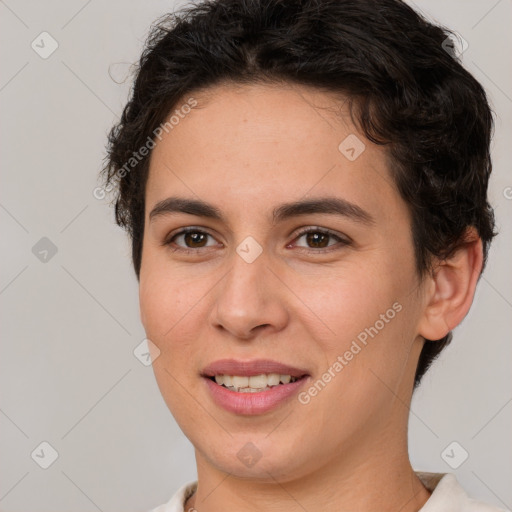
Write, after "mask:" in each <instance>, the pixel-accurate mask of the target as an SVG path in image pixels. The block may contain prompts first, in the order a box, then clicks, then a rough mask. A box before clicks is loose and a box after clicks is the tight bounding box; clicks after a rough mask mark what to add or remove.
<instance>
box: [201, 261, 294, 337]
mask: <svg viewBox="0 0 512 512" xmlns="http://www.w3.org/2000/svg"><path fill="white" fill-rule="evenodd" d="M276 273H277V272H275V271H272V270H271V269H270V268H269V258H267V257H266V256H265V253H262V254H261V255H260V256H259V257H258V258H257V259H256V260H255V261H253V262H252V263H248V262H247V261H245V260H244V259H243V258H242V257H240V256H239V255H238V254H237V253H235V254H234V255H233V264H232V267H231V269H230V270H229V271H228V272H227V274H226V275H225V277H224V278H223V279H222V280H221V283H219V286H218V287H216V296H215V299H216V307H215V308H214V309H213V313H212V318H211V321H212V323H213V325H214V326H215V328H217V329H224V330H225V331H227V332H229V333H231V334H232V335H233V337H236V338H237V339H241V340H250V339H252V338H254V337H255V336H257V335H258V334H259V333H261V332H263V331H264V330H267V331H268V332H277V331H279V330H281V329H283V328H284V326H285V325H286V322H287V321H288V311H287V308H286V306H285V297H284V292H285V290H286V287H285V286H284V285H283V283H282V282H281V281H280V280H279V279H278V277H276Z"/></svg>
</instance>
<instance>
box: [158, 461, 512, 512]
mask: <svg viewBox="0 0 512 512" xmlns="http://www.w3.org/2000/svg"><path fill="white" fill-rule="evenodd" d="M415 473H416V475H417V476H418V478H419V479H420V480H421V481H422V483H423V485H424V486H425V487H426V488H427V489H428V490H429V491H430V492H431V493H432V494H431V495H430V498H429V499H428V500H427V501H426V503H425V505H423V507H421V509H420V510H419V512H510V510H505V509H502V508H497V507H493V506H491V505H487V504H485V503H482V502H481V501H476V500H474V499H472V498H470V497H469V496H468V495H467V494H466V491H465V490H464V489H463V488H462V487H461V486H460V484H459V482H457V479H456V478H455V475H454V474H453V473H426V472H422V471H416V472H415ZM196 489H197V481H195V482H189V483H187V484H185V485H183V486H181V487H180V488H179V489H178V490H177V491H176V493H175V494H174V496H173V497H172V498H171V499H170V500H169V501H168V502H167V503H165V504H163V505H160V506H159V507H156V508H154V509H151V510H150V511H148V512H188V511H185V510H184V507H185V503H186V501H187V499H188V498H189V497H190V496H192V494H194V492H195V491H196Z"/></svg>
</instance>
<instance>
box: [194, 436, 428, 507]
mask: <svg viewBox="0 0 512 512" xmlns="http://www.w3.org/2000/svg"><path fill="white" fill-rule="evenodd" d="M395 435H396V433H395ZM386 438H387V436H385V438H381V439H380V443H378V444H377V443H375V444H374V445H372V446H371V447H370V446H368V445H367V446H368V450H365V453H362V451H361V450H360V449H359V450H357V460H355V459H356V454H355V453H353V454H348V455H347V454H346V453H344V454H343V457H341V458H337V459H333V460H332V461H329V463H328V464H326V465H325V466H323V467H322V468H320V469H319V470H318V471H316V472H315V473H311V474H308V475H305V476H303V477H301V478H297V479H295V480H290V481H286V482H279V481H278V480H277V479H273V478H269V479H268V480H266V481H262V480H259V481H254V480H248V479H243V478H238V477H236V476H234V475H229V474H228V473H225V472H222V471H219V470H218V469H217V468H213V467H212V466H211V465H210V464H209V463H208V462H207V461H206V460H205V459H203V458H202V457H201V456H200V455H199V454H198V453H197V452H196V460H197V468H198V487H197V491H196V493H195V494H194V495H193V496H191V497H190V498H189V499H188V501H187V503H186V506H185V511H186V512H187V511H189V510H190V509H191V508H192V509H195V510H196V511H197V512H215V511H219V510H225V509H226V508H228V509H233V510H237V511H239V512H256V511H261V510H268V511H273V510H276V511H277V510H295V509H296V510H298V511H300V510H307V511H308V512H320V511H321V512H327V511H331V510H332V511H339V512H345V511H349V510H350V511H352V510H357V511H358V512H370V511H374V510H377V509H378V510H380V511H381V512H387V511H389V512H391V511H393V512H396V511H398V510H399V511H400V512H417V511H418V510H420V509H421V507H422V506H423V505H424V504H425V502H426V501H427V500H428V498H429V497H430V492H429V491H428V490H427V489H426V488H425V487H424V485H423V484H422V482H421V481H420V480H419V478H418V477H417V476H416V474H415V473H414V470H413V469H412V467H411V465H410V462H409V458H408V454H407V447H406V449H405V450H401V451H397V449H396V446H394V444H392V443H388V442H387V441H388V440H389V439H386ZM360 455H363V456H362V457H359V456H360Z"/></svg>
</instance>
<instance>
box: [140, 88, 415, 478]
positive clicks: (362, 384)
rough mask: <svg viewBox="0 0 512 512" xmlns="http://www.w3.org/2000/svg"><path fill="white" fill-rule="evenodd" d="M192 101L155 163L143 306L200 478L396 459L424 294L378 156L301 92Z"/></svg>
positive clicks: (405, 218)
mask: <svg viewBox="0 0 512 512" xmlns="http://www.w3.org/2000/svg"><path fill="white" fill-rule="evenodd" d="M191 96H193V95H191ZM194 98H195V99H196V101H197V102H198V108H194V109H192V110H191V111H190V112H189V113H188V114H187V115H184V116H181V117H180V120H179V123H178V124H176V125H174V127H173V128H172V130H169V131H168V133H165V132H164V134H163V136H162V138H161V140H160V141H158V142H157V144H156V147H155V148H154V149H153V153H152V155H151V161H150V170H149V177H148V183H147V188H146V213H145V232H144V239H143V253H142V265H141V271H140V296H139V298H140V310H141V319H142V322H143V325H144V327H145V330H146V334H147V337H148V338H149V340H151V342H152V343H153V344H154V346H155V347H157V349H158V350H157V349H156V348H155V350H154V352H153V353H154V355H155V356H156V355H157V354H158V353H159V355H158V357H156V358H155V359H154V362H153V368H154V372H155V375H156V379H157V382H158V385H159V388H160V390H161V392H162V395H163V398H164V400H165V401H166V403H167V405H168V407H169V409H170V411H171V412H172V414H173V415H174V417H175V419H176V421H177V422H178V424H179V425H180V427H181V428H182V430H183V432H184V433H185V435H186V436H187V437H188V438H189V439H190V441H191V442H192V443H193V445H194V447H195V449H196V457H197V459H198V465H199V464H203V465H207V466H208V467H210V468H212V469H213V470H218V471H223V472H229V473H231V474H233V475H239V476H242V477H248V476H250V477H251V478H260V479H262V480H264V479H267V478H269V474H271V475H272V476H273V477H274V478H279V479H280V481H286V480H288V479H291V478H299V477H302V476H305V475H306V474H307V473H310V472H312V471H315V470H318V469H320V468H321V467H329V466H333V465H336V464H339V463H342V461H344V460H348V458H350V460H352V461H354V462H355V461H356V459H358V458H359V459H360V460H368V458H371V457H373V456H375V453H377V452H376V450H378V448H376V447H378V446H380V447H381V448H380V450H381V451H382V444H383V439H386V440H387V443H388V445H389V446H393V445H394V444H395V445H396V446H398V443H399V442H403V432H404V428H405V424H406V422H407V412H408V411H407V407H404V406H403V403H404V402H405V403H407V401H408V400H410V394H411V390H412V383H413V377H414V371H415V368H416V363H417V358H418V356H419V351H420V349H421V342H420V337H419V336H418V324H419V321H420V318H421V315H422V311H423V309H424V299H423V296H424V294H423V293H422V287H421V285H420V283H419V280H418V276H417V274H416V271H415V267H414V261H415V260H414V251H413V245H412V235H411V218H410V215H409V213H408V210H407V207H406V204H405V203H404V201H403V200H402V199H401V198H400V196H399V194H398V192H397V190H396V188H395V186H394V184H393V181H392V179H391V175H390V172H389V168H388V163H387V162H388V161H387V156H386V153H385V148H383V147H382V146H376V145H374V144H372V143H371V142H370V141H368V140H367V139H365V138H364V136H363V135H361V134H360V133H359V132H358V131H357V129H356V127H355V126H354V125H353V124H352V123H351V121H350V117H349V115H348V112H347V111H345V110H344V109H343V108H342V109H341V110H340V109H339V108H338V110H337V111H336V110H335V105H336V103H335V99H334V97H332V96H329V95H327V93H325V92H321V91H318V90H315V89H312V88H307V87H298V86H288V87H284V86H279V87H277V86H276V87H271V86H268V85H250V86H249V85H244V86H240V87H235V86H227V85H223V86H218V87H215V88H212V89H210V90H209V91H208V93H207V94H205V93H203V94H198V95H197V96H194ZM340 104H341V102H340V101H339V100H338V105H340ZM177 108H178V109H179V106H178V107H177ZM186 110H187V111H188V109H186ZM171 197H172V198H175V199H176V198H178V199H181V200H182V201H181V202H177V201H174V202H172V201H167V202H166V200H167V199H168V198H171ZM329 200H330V202H329ZM186 201H200V202H202V203H207V205H210V207H211V208H210V209H209V210H207V209H205V208H202V209H200V208H198V207H197V203H196V205H195V207H194V208H191V206H190V204H189V205H188V206H187V203H186ZM292 203H298V204H296V205H295V206H294V207H283V205H284V204H287V205H290V204H292ZM308 203H309V207H308ZM192 206H194V205H192ZM203 206H204V205H203ZM215 212H216V213H217V215H213V213H215ZM185 229H188V230H190V231H189V232H188V233H187V232H185V233H184V232H183V230H185ZM225 360H231V361H228V363H225ZM262 360H263V361H262ZM219 361H220V363H219ZM269 361H270V362H269ZM212 365H213V366H212ZM279 365H283V366H279ZM258 374H264V375H266V376H267V378H266V380H265V378H263V379H262V378H261V377H258V378H256V379H252V380H249V377H250V376H253V377H254V376H255V375H258ZM270 374H274V375H273V376H269V375H270ZM275 374H278V375H283V376H284V375H290V376H292V377H294V378H293V379H291V380H292V382H290V383H288V384H286V381H287V380H288V378H287V377H283V378H282V380H283V381H284V383H281V384H278V385H277V384H276V380H275V379H276V377H275ZM213 375H217V376H219V375H229V376H237V377H240V378H237V379H230V378H229V377H228V378H225V377H222V378H221V377H218V379H219V382H221V384H217V383H215V382H214V380H212V379H211V378H209V377H211V376H213ZM295 378H296V380H295ZM293 381H294V382H293ZM222 382H224V383H225V385H222ZM226 385H227V386H229V385H232V386H233V385H236V386H240V387H243V386H252V387H254V389H256V391H255V392H254V393H245V392H243V391H236V390H231V389H229V388H228V387H225V386H226ZM264 386H267V388H266V390H264V391H258V389H260V388H262V387H264ZM237 389H239V388H237ZM397 396H398V397H399V398H400V400H397ZM400 401H402V403H400ZM398 438H400V439H398Z"/></svg>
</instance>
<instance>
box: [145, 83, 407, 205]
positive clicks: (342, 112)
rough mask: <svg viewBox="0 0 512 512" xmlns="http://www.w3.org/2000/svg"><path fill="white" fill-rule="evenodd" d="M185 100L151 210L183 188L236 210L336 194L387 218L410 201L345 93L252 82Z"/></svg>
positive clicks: (160, 154) (161, 152)
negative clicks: (192, 104)
mask: <svg viewBox="0 0 512 512" xmlns="http://www.w3.org/2000/svg"><path fill="white" fill-rule="evenodd" d="M186 98H188V99H189V98H193V100H194V102H195V103H196V106H195V107H193V108H192V109H188V108H187V109H183V110H182V112H181V115H179V116H176V115H175V116H174V119H175V120H178V122H177V123H176V124H173V125H172V129H169V130H168V131H166V132H163V133H162V136H161V140H160V141H157V143H156V146H155V148H154V149H153V152H152V155H151V161H150V169H149V177H148V182H147V187H146V214H147V213H148V211H149V210H150V209H151V207H152V206H154V205H155V204H156V203H157V202H159V201H162V200H163V199H165V198H166V197H169V196H176V195H181V196H186V197H199V198H202V199H205V200H208V201H209V202H211V203H214V204H219V205H220V204H225V205H227V208H226V209H227V210H229V209H230V208H231V209H232V212H231V213H233V214H234V213H235V212H236V211H237V209H238V210H240V209H244V207H245V208H246V207H247V205H249V204H254V205H257V206H258V207H259V208H260V209H265V210H267V209H268V208H271V206H272V205H273V204H277V203H282V202H284V200H297V199H299V198H304V197H305V196H307V195H308V194H309V195H312V196H319V195H331V196H332V195H333V194H334V195H337V196H340V197H343V198H344V199H346V200H349V201H351V202H354V203H358V204H360V205H361V207H363V208H364V207H365V206H364V205H367V206H368V209H370V210H372V211H373V212H374V213H375V214H376V215H386V214H387V212H388V211H389V209H390V207H391V208H392V207H393V205H392V204H390V203H394V204H395V207H398V208H400V207H403V205H400V204H399V203H400V198H399V196H398V194H397V192H396V189H395V186H394V184H393V181H392V179H391V177H390V173H389V169H388V157H387V153H386V151H385V149H384V148H383V147H381V146H376V145H374V144H372V143H371V142H370V141H368V140H367V139H366V138H365V137H364V136H363V135H362V134H361V133H360V132H359V131H358V129H357V128H356V126H354V124H353V123H352V120H351V117H350V113H349V110H348V103H347V101H346V98H343V97H342V96H341V95H337V96H336V95H334V94H332V93H326V92H323V91H320V90H318V89H315V88H312V87H304V86H297V85H293V84H286V85H282V84H280V85H269V84H257V85H256V84H251V85H221V86H216V87H213V88H210V89H207V90H204V91H201V92H198V93H197V94H194V93H191V94H187V95H186ZM183 104H184V103H183ZM181 105H182V104H179V103H178V104H177V105H176V106H175V108H174V110H173V112H174V113H177V112H176V111H180V108H181ZM173 112H171V113H170V115H172V114H173ZM184 112H187V113H184ZM178 114H179V112H178ZM178 117H179V119H178ZM370 206H371V208H370ZM228 214H229V212H228Z"/></svg>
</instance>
